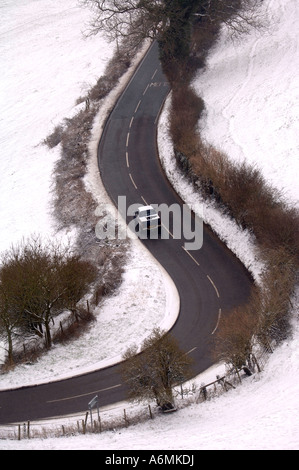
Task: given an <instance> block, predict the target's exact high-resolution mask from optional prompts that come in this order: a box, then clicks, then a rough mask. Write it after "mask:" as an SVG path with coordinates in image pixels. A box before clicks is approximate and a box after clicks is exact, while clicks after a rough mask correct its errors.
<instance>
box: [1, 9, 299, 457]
mask: <svg viewBox="0 0 299 470" xmlns="http://www.w3.org/2000/svg"><path fill="white" fill-rule="evenodd" d="M59 3H60V2H51V0H42V1H38V2H37V1H36V0H6V1H5V2H3V3H2V4H1V6H0V14H1V24H0V50H1V54H0V62H1V70H2V71H3V72H2V76H1V117H0V120H1V128H0V141H1V150H2V154H1V155H2V157H1V160H0V170H1V171H0V181H1V189H2V191H1V205H0V215H1V233H0V250H1V251H2V250H4V249H6V248H8V247H9V246H10V244H11V243H12V242H18V241H19V240H20V239H21V237H22V236H28V235H30V234H31V233H32V232H35V233H41V234H42V235H43V236H53V235H55V232H54V224H53V221H52V219H51V215H50V212H49V204H50V202H51V172H52V169H53V165H54V162H55V161H56V159H57V158H58V157H59V148H55V149H54V150H51V151H49V150H48V149H47V148H46V147H45V146H42V145H40V143H41V141H42V140H43V139H44V138H45V137H46V136H47V135H48V134H49V131H51V130H52V129H53V127H54V126H55V125H56V124H58V123H59V122H61V121H62V119H63V118H65V117H67V116H68V115H70V114H73V113H74V112H75V109H74V106H75V101H76V99H77V98H78V97H79V96H80V95H83V94H84V92H85V91H86V90H87V89H88V87H89V86H90V85H93V84H94V82H95V80H96V78H97V77H99V76H100V75H101V74H102V73H103V71H104V68H105V64H106V63H107V61H108V59H109V58H110V57H111V55H112V52H113V51H112V48H111V45H107V44H106V42H105V41H104V40H103V38H100V37H95V38H91V39H88V40H83V38H82V36H81V30H82V29H83V28H84V25H83V23H84V21H85V20H86V19H87V12H86V11H84V10H81V9H80V8H79V7H78V6H77V4H76V0H65V1H64V2H63V4H62V5H59ZM263 9H264V11H265V15H266V17H267V18H268V22H269V24H268V32H267V33H266V34H263V36H258V35H257V33H252V34H251V35H249V36H246V37H244V38H242V41H241V42H240V43H238V44H232V43H230V42H229V41H228V40H225V42H224V44H225V46H226V47H225V49H224V46H223V42H222V41H221V44H219V45H218V46H217V47H216V48H215V50H214V51H213V52H212V53H211V55H210V58H209V63H208V68H207V70H206V71H205V72H204V73H202V74H200V75H199V76H198V77H197V79H196V82H195V86H196V89H197V91H198V92H199V93H200V94H201V96H202V97H203V98H204V100H205V102H206V107H207V116H206V118H205V119H204V120H203V121H202V122H201V123H200V126H201V127H202V129H203V132H204V135H205V138H206V139H207V140H208V141H209V142H211V143H213V144H214V145H216V146H220V147H221V148H222V149H223V150H225V151H226V152H227V153H228V154H229V155H231V156H232V157H233V158H246V159H248V160H250V161H252V158H254V159H255V161H257V163H258V165H259V166H260V167H261V169H262V171H263V172H264V174H265V176H266V177H267V178H268V179H269V180H271V181H272V183H273V184H275V185H277V187H279V188H283V189H284V190H285V192H286V195H287V197H288V199H289V201H291V202H292V203H297V201H298V200H299V188H298V183H297V181H296V176H297V173H298V161H299V159H298V137H297V135H298V113H297V111H298V78H297V72H296V69H297V68H298V38H297V31H298V26H299V24H298V22H299V14H298V13H299V12H298V6H297V2H296V0H284V1H282V0H281V1H279V0H265V1H264V2H263ZM49 19H50V20H51V21H49ZM223 35H224V36H223V37H225V32H223ZM278 45H279V47H278ZM224 51H225V52H224ZM286 64H287V65H286ZM296 113H297V116H296ZM166 120H167V114H166V113H164V114H163V116H162V119H161V124H160V133H159V146H160V152H161V158H162V161H163V162H164V165H165V166H166V167H167V170H168V172H169V177H170V178H171V179H172V180H173V182H174V183H175V184H176V185H177V188H178V190H179V191H180V192H182V194H183V195H184V196H185V197H186V198H188V200H189V202H190V203H192V201H194V195H193V193H192V191H191V190H190V188H189V187H188V186H187V185H186V183H185V182H184V181H182V180H181V179H180V178H178V177H177V174H176V173H175V170H174V169H173V168H171V162H170V161H169V160H168V158H167V155H169V150H170V147H169V145H170V142H169V140H168V138H167V132H166V128H165V121H166ZM244 130H245V132H244ZM296 146H297V148H296ZM25 159H26V161H25ZM296 170H297V171H296ZM99 190H100V188H99ZM204 214H205V218H206V220H207V221H209V222H210V223H211V224H212V225H213V226H214V228H215V230H216V231H217V232H218V233H219V235H220V236H221V237H222V238H224V239H225V240H226V241H227V242H228V243H231V245H230V246H231V248H232V249H233V250H234V251H235V252H236V253H237V254H238V256H240V258H241V259H242V260H243V261H244V263H245V264H246V265H247V266H248V268H249V269H251V270H252V272H253V273H254V275H255V276H256V278H257V279H258V273H259V269H260V264H259V261H258V260H257V259H256V256H255V253H254V250H253V246H252V243H251V240H250V236H249V235H248V234H246V233H241V232H240V231H239V230H237V229H236V227H235V226H234V224H232V223H230V222H229V221H226V223H223V217H222V216H221V215H220V214H218V213H217V211H215V210H214V209H213V208H211V207H205V208H204ZM138 250H140V248H139V245H138V244H137V245H135V244H134V245H133V248H132V254H131V259H130V262H129V264H128V269H127V271H126V274H125V276H124V282H123V285H122V286H121V288H120V291H119V292H118V293H117V295H115V296H114V297H112V298H111V299H107V300H106V301H105V303H104V304H103V305H100V309H99V316H98V321H97V322H96V325H95V326H94V328H93V330H92V331H91V332H90V335H88V338H86V337H84V338H82V339H80V340H78V342H76V343H74V345H72V346H68V347H67V348H65V347H60V346H59V347H58V346H57V347H55V348H54V349H53V350H52V351H51V352H50V353H49V354H48V355H47V356H45V357H44V358H41V359H40V361H38V362H37V363H36V364H34V365H30V366H29V365H27V366H19V367H17V368H16V369H15V371H14V372H12V373H10V374H8V375H5V376H1V379H0V380H1V382H0V387H1V388H2V389H3V388H7V387H11V386H18V385H24V384H28V383H37V382H40V381H46V380H48V379H49V378H50V377H51V378H53V377H58V376H61V375H63V376H65V375H69V374H73V373H76V374H77V373H79V372H80V371H82V370H87V369H91V368H92V367H98V366H99V364H100V363H101V364H107V361H109V362H110V361H113V360H115V359H117V358H118V357H119V356H120V354H121V353H122V352H123V351H124V349H125V348H126V346H127V344H128V343H127V341H128V342H129V343H130V342H134V341H137V339H138V340H140V336H145V335H146V334H148V333H149V332H150V330H151V328H152V327H153V326H155V325H160V324H163V325H166V326H167V325H168V326H169V325H170V324H171V321H172V320H173V318H171V316H170V315H169V312H170V311H171V310H172V311H174V312H175V308H174V306H175V304H173V303H172V304H171V302H172V301H173V295H174V296H175V290H174V289H173V286H172V284H171V282H170V280H169V279H167V277H165V275H164V273H163V271H162V270H161V269H160V267H159V266H158V265H157V264H156V263H155V262H154V261H153V260H152V259H151V258H150V256H149V255H147V254H145V253H144V254H143V256H144V264H146V265H147V266H150V268H149V269H148V270H147V276H149V277H148V278H147V279H142V280H141V282H140V274H141V273H142V271H144V270H139V269H137V263H136V262H135V260H136V258H137V256H138V254H139V251H138ZM147 283H148V284H151V291H152V287H153V285H154V286H155V291H156V292H158V294H159V295H158V296H157V297H156V296H155V298H152V297H150V296H148V302H149V303H148V306H144V308H143V310H142V311H140V309H139V308H138V305H140V302H139V298H138V295H136V292H138V289H137V288H136V287H137V286H140V285H141V286H143V287H142V289H145V286H146V284H147ZM152 283H154V284H152ZM133 293H135V297H134V296H133ZM142 298H143V299H144V292H142ZM174 302H176V299H174ZM296 306H297V307H296V309H297V313H298V303H297V304H296ZM149 312H152V315H151V316H149V315H148V313H149ZM165 314H166V315H165ZM108 319H109V323H108ZM137 322H138V323H137ZM165 322H166V323H165ZM119 331H122V335H121V336H122V338H124V340H123V341H121V340H120V335H119ZM140 332H141V334H140ZM86 339H88V342H87V341H86ZM298 343H299V331H298V324H297V323H296V319H295V318H294V337H293V338H292V339H291V340H289V341H288V342H286V343H285V344H284V345H282V346H281V347H280V348H279V349H277V350H276V351H275V353H274V354H273V355H272V356H271V357H270V360H269V363H268V365H267V368H266V370H265V371H264V372H263V373H262V374H261V375H260V376H256V377H255V376H254V377H251V378H248V379H247V380H246V384H244V385H243V386H242V387H239V388H238V389H236V390H233V391H231V392H229V393H227V394H225V395H223V396H222V397H221V398H218V399H216V400H212V401H210V402H208V403H206V404H204V405H192V406H191V407H189V408H187V409H185V410H181V411H179V412H178V413H176V414H173V415H171V416H167V417H166V416H160V417H158V418H157V419H155V420H154V421H148V422H147V423H145V424H143V425H138V426H134V427H131V428H128V429H126V430H123V431H119V432H117V433H112V432H111V433H105V434H102V435H101V436H99V435H95V436H89V435H87V436H78V437H71V438H60V439H46V440H40V439H39V440H32V441H21V442H17V441H4V440H3V441H0V449H115V450H120V449H135V450H138V449H165V450H166V449H298V447H299V429H298V418H299V405H298V396H299V393H298V392H299V384H298V379H297V377H298V371H299V366H298V363H299V361H298V359H299V352H298V346H299V344H298ZM86 344H88V349H84V348H86ZM104 345H105V347H104ZM87 351H88V353H87ZM286 365H287V367H286ZM216 373H218V369H217V370H216V369H215V370H214V369H212V370H210V371H208V372H207V373H206V374H204V376H203V377H200V378H199V379H198V382H199V383H201V382H207V381H208V380H214V379H215V376H216ZM120 406H122V405H120ZM122 407H123V406H122ZM121 409H122V408H121ZM186 422H188V428H187V429H186ZM182 435H184V439H182Z"/></svg>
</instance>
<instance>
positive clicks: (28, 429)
mask: <svg viewBox="0 0 299 470" xmlns="http://www.w3.org/2000/svg"><path fill="white" fill-rule="evenodd" d="M27 435H28V439H30V421H28V423H27Z"/></svg>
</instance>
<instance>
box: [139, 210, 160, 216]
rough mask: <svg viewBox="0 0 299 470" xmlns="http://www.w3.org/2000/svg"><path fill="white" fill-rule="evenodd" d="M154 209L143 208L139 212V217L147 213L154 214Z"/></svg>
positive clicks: (147, 214)
mask: <svg viewBox="0 0 299 470" xmlns="http://www.w3.org/2000/svg"><path fill="white" fill-rule="evenodd" d="M155 214H156V213H155V211H154V209H143V210H141V211H140V212H139V215H140V217H148V216H149V215H155Z"/></svg>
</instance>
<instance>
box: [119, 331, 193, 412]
mask: <svg viewBox="0 0 299 470" xmlns="http://www.w3.org/2000/svg"><path fill="white" fill-rule="evenodd" d="M123 359H124V362H123V363H122V366H121V369H122V375H123V378H124V380H125V382H126V384H127V385H128V397H129V399H130V400H133V401H134V400H136V401H144V400H153V399H154V400H156V402H157V405H158V406H160V407H161V408H162V409H169V408H170V409H171V408H173V406H174V405H173V402H174V400H173V391H172V389H173V386H174V385H178V384H180V383H182V382H183V381H185V380H186V379H188V378H190V375H191V366H192V359H191V358H190V356H188V355H187V354H185V353H184V352H183V351H182V350H181V348H180V347H179V345H178V342H177V341H176V339H175V338H174V337H173V336H172V335H171V334H169V333H168V334H165V332H163V331H161V330H160V329H158V328H157V329H155V330H154V331H153V333H152V335H151V336H150V337H149V338H148V339H147V340H145V341H144V342H143V344H142V352H141V353H140V354H137V347H132V348H130V349H128V350H127V352H126V353H125V354H124V356H123Z"/></svg>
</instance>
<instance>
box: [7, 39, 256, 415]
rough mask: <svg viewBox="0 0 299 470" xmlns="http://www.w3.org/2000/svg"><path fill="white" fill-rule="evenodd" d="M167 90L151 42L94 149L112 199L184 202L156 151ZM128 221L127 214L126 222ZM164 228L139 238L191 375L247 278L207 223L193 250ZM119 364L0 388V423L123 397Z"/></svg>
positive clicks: (242, 294) (246, 289) (205, 363)
mask: <svg viewBox="0 0 299 470" xmlns="http://www.w3.org/2000/svg"><path fill="white" fill-rule="evenodd" d="M168 93H169V85H168V82H167V80H166V78H165V76H164V74H163V72H162V70H161V66H160V62H159V58H158V48H157V44H156V43H154V44H153V45H152V46H151V47H150V48H149V51H148V53H147V54H146V56H145V57H144V59H143V61H142V62H141V64H140V65H139V67H138V69H137V71H136V72H135V74H134V76H133V77H132V79H131V80H130V82H129V84H128V85H127V87H126V89H125V91H124V93H123V94H122V96H121V97H120V98H119V100H118V102H117V104H116V106H115V107H114V109H113V111H112V112H111V114H110V116H109V118H108V120H107V123H106V126H105V129H104V132H103V135H102V138H101V140H100V144H99V148H98V161H99V169H100V173H101V177H102V180H103V183H104V185H105V188H106V190H107V193H108V194H109V196H110V198H111V199H112V201H114V203H115V204H116V205H117V201H118V197H119V196H126V201H127V207H128V206H130V205H131V204H136V203H138V204H158V205H160V204H166V205H167V206H168V207H170V206H172V205H173V204H179V205H180V206H181V207H182V205H183V201H182V200H181V199H180V198H179V196H178V195H177V194H176V192H175V191H174V190H173V188H172V186H171V185H170V183H169V181H168V180H167V178H166V177H165V175H164V172H163V170H162V168H161V165H160V161H159V158H158V152H157V144H156V131H157V120H158V117H159V113H160V110H161V108H162V106H163V103H164V100H165V98H166V96H167V94H168ZM131 219H132V218H131V217H129V216H128V217H127V221H128V222H130V220H131ZM193 222H194V219H193ZM169 232H170V233H169ZM169 232H168V235H169V236H168V239H159V240H153V239H148V240H142V243H144V245H145V246H146V248H147V249H148V250H149V251H150V252H151V253H152V255H153V256H154V257H155V258H156V259H157V260H158V261H159V263H160V264H161V265H162V266H163V267H164V268H165V269H166V271H167V272H168V273H169V275H170V277H171V278H172V279H173V281H174V283H175V285H176V287H177V290H178V293H179V296H180V314H179V316H178V319H177V321H176V322H175V324H174V326H173V327H172V334H173V335H174V336H175V337H176V338H177V339H178V341H179V342H180V345H181V347H182V348H183V349H184V350H185V351H186V352H188V353H189V354H190V355H191V356H192V357H193V359H194V362H195V366H194V374H195V375H196V374H198V373H200V372H202V371H204V370H206V369H207V368H208V367H209V366H211V365H212V364H213V359H212V357H211V353H210V349H211V347H210V340H211V338H212V337H213V334H214V332H215V330H216V328H217V325H218V322H219V321H221V315H225V313H226V312H227V311H229V310H230V309H231V308H232V307H234V306H236V305H240V304H242V303H244V302H245V301H246V300H247V299H248V296H249V294H250V289H251V285H252V281H251V278H250V275H249V274H248V272H247V271H246V270H245V268H244V267H243V265H242V264H241V263H240V262H239V260H238V259H237V258H236V257H235V256H234V255H233V254H232V253H231V252H230V251H229V250H228V249H227V247H226V246H225V245H224V244H223V243H222V242H220V241H219V239H218V238H217V237H216V236H215V235H214V234H213V232H212V231H211V230H210V229H209V227H207V226H204V227H203V245H202V248H201V249H199V250H196V251H195V250H192V251H188V250H186V249H185V247H184V244H185V241H186V240H184V239H183V238H179V237H174V236H173V233H172V230H171V228H170V230H169ZM120 334H121V332H120ZM118 369H119V366H118V365H115V366H112V367H107V368H104V369H101V370H98V371H95V372H92V373H86V374H84V375H81V376H78V377H74V378H70V379H66V380H61V381H56V382H52V383H48V384H43V385H37V386H30V387H22V388H18V389H14V390H6V391H1V392H0V424H7V423H17V422H25V421H28V420H30V421H33V420H38V419H42V418H49V417H55V416H61V415H67V414H75V413H78V412H80V413H81V412H82V413H85V412H86V410H87V404H88V402H89V401H90V400H91V399H92V398H93V397H94V396H95V395H96V394H97V395H98V396H99V404H100V406H104V405H107V404H111V403H115V402H119V401H121V400H124V399H125V397H126V389H125V386H124V385H123V384H121V382H120V380H121V379H120V375H119V371H118Z"/></svg>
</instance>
